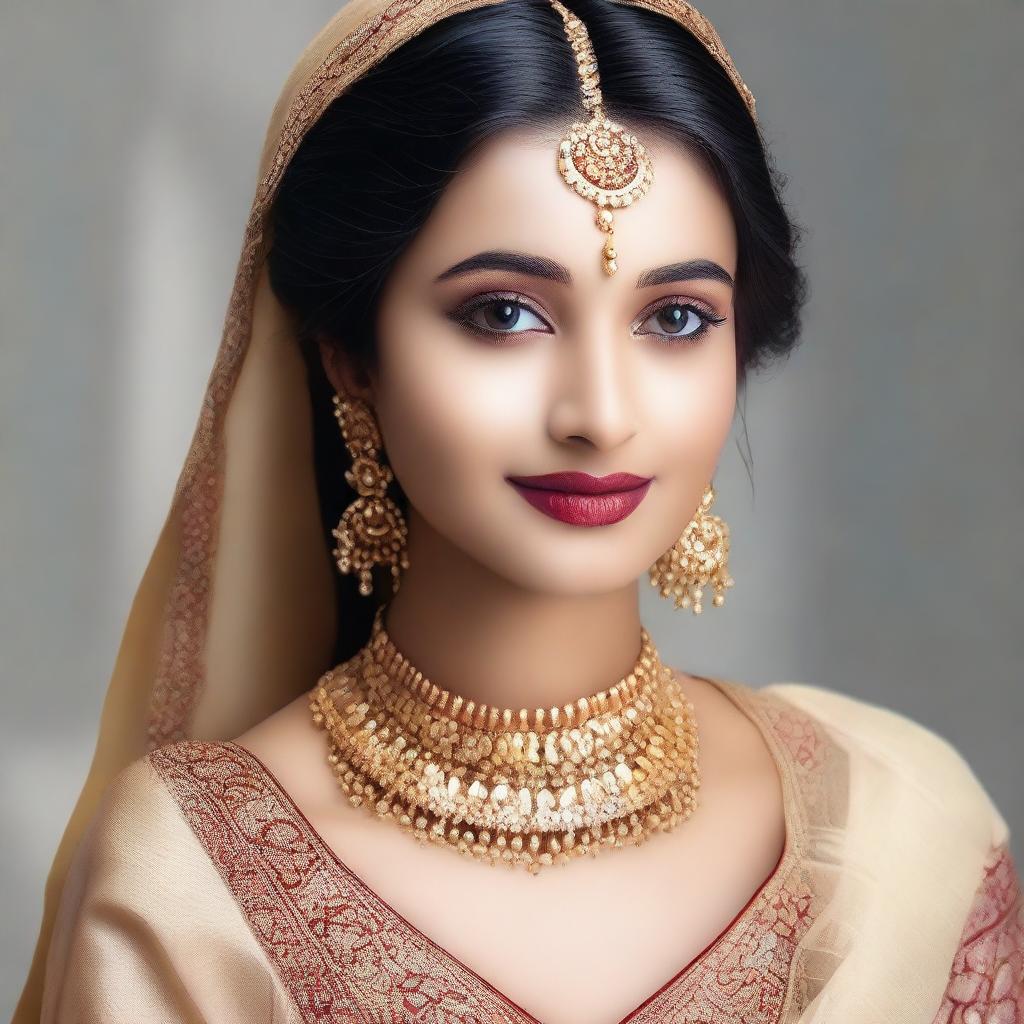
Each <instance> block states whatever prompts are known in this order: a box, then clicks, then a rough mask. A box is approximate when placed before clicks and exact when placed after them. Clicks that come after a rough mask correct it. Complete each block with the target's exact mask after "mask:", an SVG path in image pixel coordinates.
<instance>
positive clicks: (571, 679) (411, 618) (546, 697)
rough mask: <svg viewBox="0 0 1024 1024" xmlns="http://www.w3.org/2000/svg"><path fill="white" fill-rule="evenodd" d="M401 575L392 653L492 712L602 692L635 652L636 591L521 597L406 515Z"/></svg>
mask: <svg viewBox="0 0 1024 1024" xmlns="http://www.w3.org/2000/svg"><path fill="white" fill-rule="evenodd" d="M408 553H409V568H408V569H406V570H405V571H404V572H403V574H402V583H401V587H400V588H399V591H398V593H397V594H395V596H394V597H392V598H391V599H390V601H389V605H388V607H387V609H386V610H385V613H384V628H385V629H386V630H387V632H388V633H389V634H390V635H391V639H392V640H393V641H394V644H395V646H396V647H397V648H398V650H399V651H401V653H402V654H403V655H404V656H405V657H406V658H407V659H408V660H409V661H410V662H412V664H413V665H414V666H415V667H416V668H417V669H418V670H419V671H420V672H422V673H423V675H424V676H426V677H427V678H428V679H429V680H430V681H431V682H433V683H436V684H437V685H438V686H439V687H443V688H444V689H446V690H450V691H451V693H452V694H453V695H456V696H461V697H463V698H465V699H466V700H473V701H476V702H477V703H478V704H479V703H481V702H482V703H485V704H490V705H492V706H495V707H500V708H512V709H513V710H519V709H520V708H530V709H533V708H542V707H543V708H548V707H552V706H554V705H564V704H568V703H570V702H575V701H576V700H578V699H579V698H580V697H589V696H592V695H593V694H595V693H599V692H600V691H601V690H605V689H608V688H609V687H610V686H612V685H614V684H615V683H616V682H617V681H618V680H619V679H621V678H622V677H623V676H625V675H627V674H628V673H629V672H630V671H631V670H632V669H633V666H634V665H635V663H636V660H637V656H638V655H639V653H640V628H641V623H640V612H639V596H638V593H637V586H636V583H635V582H633V583H630V585H629V586H626V587H623V588H621V589H620V590H616V591H612V592H610V593H602V594H593V595H571V596H563V595H553V594H544V593H538V592H536V591H528V590H524V589H522V588H519V587H517V586H515V585H514V584H512V583H511V582H510V581H508V580H507V579H504V578H502V577H499V576H497V575H495V574H494V573H492V572H490V571H489V570H488V569H486V568H485V567H484V566H482V565H480V564H479V563H478V562H475V561H473V560H472V559H470V558H469V557H468V556H467V555H466V554H465V553H464V552H462V551H461V550H459V549H458V548H455V547H454V546H453V545H451V544H450V543H449V542H448V541H447V540H446V539H445V538H443V537H441V536H440V535H439V534H438V533H436V531H434V530H433V529H432V528H431V527H430V526H429V525H428V524H427V523H426V522H425V521H424V520H423V519H422V518H421V517H419V516H418V515H416V513H415V511H411V512H410V517H409V537H408Z"/></svg>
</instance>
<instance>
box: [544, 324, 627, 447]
mask: <svg viewBox="0 0 1024 1024" xmlns="http://www.w3.org/2000/svg"><path fill="white" fill-rule="evenodd" d="M564 342H565V343H564V344H563V345H561V346H559V347H558V359H557V360H556V372H555V382H554V387H553V395H552V399H551V407H550V414H549V432H550V434H551V436H552V438H554V439H555V440H556V441H559V442H562V443H569V444H580V443H582V444H586V445H590V446H591V447H593V448H596V449H598V450H600V451H610V450H612V449H614V448H616V447H617V446H618V445H621V444H623V443H624V442H626V441H628V440H629V439H630V438H631V437H632V436H633V435H634V434H635V433H636V431H637V410H636V405H635V400H636V395H635V387H634V380H633V374H632V372H631V366H630V362H629V358H628V353H627V351H626V349H625V346H623V345H622V341H621V339H619V338H616V337H614V336H613V335H612V333H611V332H610V331H603V330H601V329H600V328H595V329H594V330H591V331H589V332H586V334H585V336H583V337H580V338H569V337H566V338H564Z"/></svg>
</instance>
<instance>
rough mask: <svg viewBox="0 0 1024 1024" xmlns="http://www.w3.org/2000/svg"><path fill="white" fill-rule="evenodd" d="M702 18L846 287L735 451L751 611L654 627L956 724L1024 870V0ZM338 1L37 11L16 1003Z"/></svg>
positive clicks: (951, 732) (766, 6)
mask: <svg viewBox="0 0 1024 1024" xmlns="http://www.w3.org/2000/svg"><path fill="white" fill-rule="evenodd" d="M701 6H702V9H703V10H704V11H705V12H706V13H707V14H708V15H709V16H710V17H711V19H712V20H713V21H714V22H715V24H716V25H717V27H718V28H719V30H720V32H721V34H722V36H723V37H724V39H725V41H726V43H727V45H728V46H729V47H730V49H731V50H732V52H733V55H734V57H735V59H736V62H737V65H738V66H739V68H740V69H741V72H742V73H743V75H744V77H745V78H746V80H747V82H748V83H749V84H750V86H751V88H752V89H753V91H754V93H755V95H756V96H757V98H758V105H759V110H760V113H761V117H762V119H763V123H764V126H765V129H766V131H767V134H768V137H769V139H770V142H771V144H772V147H773V151H774V154H775V157H776V159H777V161H778V163H779V165H780V167H781V168H782V169H783V170H784V171H785V172H786V173H787V174H788V175H789V177H790V186H789V189H788V192H787V199H788V202H789V203H790V204H791V206H792V207H793V209H794V211H795V214H796V216H797V218H798V219H799V221H801V222H802V223H803V224H804V225H805V226H806V228H807V232H808V236H807V243H806V248H805V252H804V259H805V262H806V264H807V266H808V269H809V272H810V276H811V282H812V289H813V294H812V298H811V303H810V308H809V311H808V316H807V321H806V330H805V333H804V339H803V342H802V344H801V346H800V348H799V349H798V350H797V351H796V353H795V354H794V355H793V357H792V358H791V359H790V361H789V362H788V364H783V365H782V366H780V367H779V368H778V369H776V370H774V371H772V372H770V373H768V374H766V375H763V376H761V377H759V378H755V379H754V380H753V382H752V386H751V389H750V394H749V399H748V402H747V406H746V428H747V433H746V437H748V438H749V441H750V444H751V448H752V452H753V459H754V461H753V470H754V474H753V477H754V484H755V486H754V487H753V488H751V484H750V481H749V480H748V476H747V469H746V467H745V465H744V463H743V461H742V459H741V458H740V454H739V451H740V449H739V446H738V445H736V444H730V446H729V448H728V449H727V452H726V455H725V458H724V463H723V467H722V470H721V472H720V473H719V475H718V477H717V479H716V483H717V486H718V491H719V499H718V502H717V505H716V509H715V510H716V511H717V512H719V513H721V514H722V515H724V516H725V518H726V519H727V521H728V522H729V524H730V526H731V527H732V532H733V560H732V569H733V575H734V576H735V578H736V580H737V585H736V587H735V588H734V589H733V590H732V591H730V595H729V601H728V604H727V605H726V607H725V608H724V609H721V610H717V609H714V610H711V609H709V611H708V613H706V614H705V615H703V616H701V617H700V618H699V619H694V618H693V617H692V616H689V615H688V614H684V613H682V612H678V611H674V610H673V609H672V608H671V607H670V606H668V605H667V604H666V603H663V602H662V601H661V600H660V599H659V598H658V596H657V595H656V593H655V592H654V591H653V590H652V588H650V586H645V587H644V589H643V591H642V593H643V600H644V612H645V618H646V620H647V621H648V623H649V625H650V627H651V629H652V632H653V633H654V636H655V639H656V641H657V642H658V643H659V645H660V646H661V647H662V649H663V650H664V652H665V654H666V657H667V658H668V659H669V660H671V661H673V662H674V663H676V664H678V665H680V666H682V667H685V668H688V669H690V670H691V671H695V672H704V673H716V674H719V675H725V676H729V677H732V678H737V679H742V680H745V681H747V682H750V683H752V684H754V685H761V684H763V683H767V682H770V681H773V680H798V681H804V682H811V683H815V684H817V685H822V686H827V687H830V688H833V689H837V690H841V691H844V692H846V693H850V694H853V695H855V696H857V697H860V698H863V699H867V700H871V701H874V702H878V703H881V704H884V705H885V706H887V707H890V708H893V709H896V710H898V711H901V712H904V713H906V714H909V715H910V716H911V717H913V718H915V719H917V720H918V721H920V722H922V723H924V724H925V725H927V726H929V727H930V728H932V729H934V730H936V731H937V732H939V733H940V734H941V735H942V736H944V737H945V738H947V739H948V740H949V741H950V742H952V743H953V744H954V745H955V746H956V747H957V748H958V749H959V750H960V751H961V752H962V753H963V755H964V756H965V757H966V759H967V760H968V762H969V763H970V764H971V765H972V767H973V769H974V771H975V773H976V774H977V775H978V777H979V778H980V779H981V780H982V782H983V783H984V784H985V786H986V788H987V789H988V790H989V792H990V794H991V795H992V797H993V799H994V800H995V801H996V803H997V805H998V806H999V807H1000V809H1001V810H1002V812H1003V814H1004V816H1005V817H1006V818H1007V820H1008V821H1009V823H1010V826H1011V828H1012V829H1013V830H1014V833H1015V837H1014V845H1015V849H1016V851H1017V856H1018V859H1020V850H1021V846H1020V841H1021V832H1022V830H1024V790H1022V787H1021V785H1020V777H1021V768H1022V766H1024V755H1022V753H1021V740H1020V734H1021V721H1022V713H1024V687H1022V685H1021V683H1022V671H1021V665H1022V662H1024V657H1022V656H1024V639H1022V637H1024V621H1022V616H1021V599H1020V580H1021V577H1022V570H1024V545H1022V543H1021V539H1020V535H1019V529H1020V524H1021V511H1020V510H1021V505H1022V502H1024V472H1022V458H1021V452H1022V449H1024V414H1022V403H1021V398H1020V390H1021V383H1022V379H1024V355H1022V352H1024V349H1022V344H1021V342H1022V338H1021V326H1020V324H1021V309H1020V292H1021V288H1020V279H1021V272H1022V270H1024V258H1022V251H1021V250H1022V237H1024V235H1022V231H1021V228H1022V217H1021V190H1020V183H1021V181H1024V167H1022V163H1024V161H1022V147H1021V142H1020V136H1021V129H1022V124H1021V118H1020V111H1021V110H1022V109H1024V85H1022V83H1024V79H1022V76H1020V74H1019V73H1018V74H1012V75H1011V73H1010V69H1011V68H1012V67H1015V66H1016V65H1017V59H1018V55H1019V52H1020V49H1021V46H1022V44H1024V32H1022V28H1024V24H1022V23H1024V10H1022V6H1021V4H1020V3H1019V2H1012V3H1011V2H1005V0H1004V2H993V0H982V2H972V3H969V2H967V0H964V2H962V3H949V2H942V0H904V2H881V0H875V2H859V3H849V2H844V3H839V2H834V0H828V2H820V0H819V2H816V3H814V4H805V3H800V2H797V0H766V2H762V3H757V4H747V3H742V2H740V0H707V2H706V3H705V4H703V5H701ZM334 10H335V4H333V3H330V2H322V0H320V2H318V0H292V2H290V3H288V4H279V3H277V4H272V3H268V2H262V0H261V2H256V0H217V2H216V3H211V2H209V0H202V2H200V0H178V2H176V3H173V4H168V3H162V4H156V3H137V2H131V3H129V2H127V0H119V2H118V0H108V2H106V3H102V4H101V3H97V2H77V3H73V4H72V3H61V4H55V3H52V2H51V3H42V2H39V0H31V2H30V0H14V2H12V0H8V2H7V3H6V4H5V5H4V7H3V12H2V16H0V76H2V80H0V85H2V88H0V147H2V152H3V159H2V161H0V175H2V178H0V186H2V187H0V289H2V291H0V308H2V310H3V328H2V365H0V389H2V390H0V417H2V418H0V460H2V461H0V465H2V482H0V502H2V505H0V508H2V522H0V571H2V573H3V580H4V585H3V588H2V591H0V594H2V598H0V599H2V601H3V607H2V615H0V644H2V650H3V662H2V664H3V670H2V685H3V688H4V690H3V716H2V721H0V759H2V763H0V814H2V820H3V823H4V824H3V830H2V831H3V834H4V836H5V841H4V843H3V848H2V860H0V877H2V878H3V879H4V882H3V894H4V913H5V919H6V921H7V922H8V925H9V926H8V927H6V928H4V929H3V930H2V937H0V1009H6V1005H5V1004H9V1006H10V1007H11V1008H13V1005H14V1002H15V999H16V998H17V995H18V993H19V992H20V989H21V985H22V983H23V980H24V977H25V972H26V970H27V966H28V962H29V956H30V953H31V949H32V946H33V944H34V941H35V938H36V929H37V924H38V920H39V915H40V912H41V906H42V902H41V901H42V888H43V882H44V878H45V873H46V870H47V869H48V867H49V864H50V860H51V857H52V855H53V853H54V851H55V849H56V845H57V842H58V840H59V837H60V835H61V832H62V830H63V827H64V825H65V823H66V821H67V818H68V815H69V814H70V811H71V808H72V806H73V804H74V802H75V800H76V798H77V795H78V792H79V788H80V786H81V783H82V781H83V779H84V777H85V772H86V770H87V768H88V764H89V760H90V758H91V754H92V750H93V745H94V742H95V738H96V731H97V725H98V719H99V713H100V705H101V699H102V696H103V693H104V691H105V688H106V685H107V682H108V677H109V672H110V670H111V667H112V665H113V660H114V656H115V653H116V649H117V645H118V643H119V640H120V636H121V630H122V628H123V625H124V620H125V617H126V615H127V611H128V607H129V603H130V601H131V598H132V596H133V594H134V590H135V587H136V585H137V584H138V582H139V579H140V578H141V575H142V571H143V569H144V567H145V563H146V560H147V558H148V556H149V554H150V552H151V550H152V547H153V544H154V543H155V539H156V536H157V533H158V531H159V528H160V526H161V524H162V522H163V517H164V515H165V513H166V511H167V508H168V505H169V502H170V497H171V493H172V490H173V487H174V483H175V480H176V477H177V473H178V471H179V469H180V467H181V464H182V461H183V458H184V454H185V451H186V448H187V445H188V442H189V440H190V438H191V434H192V430H193V428H194V426H195V422H196V417H197V415H198V411H199V403H200V400H201V396H202V392H203V389H204V387H205V383H206V378H207V375H208V373H209V370H210V367H211V365H212V361H213V356H214V352H215V351H216V347H217V343H218V341H219V337H220V328H221V322H222V318H223V315H224V310H225V304H226V302H227V296H228V291H229V288H230V285H231V281H232V278H233V275H234V271H235V263H236V260H237V257H238V252H239V246H240V243H241V238H242V231H243V226H244V220H245V217H246V215H247V213H248V209H249V204H250V202H251V199H252V195H253V191H254V187H255V172H256V162H257V159H258V154H259V147H260V145H261V143H262V139H263V132H264V129H265V126H266V123H267V119H268V118H269V114H270V110H271V106H272V104H273V102H274V100H275V99H276V96H277V93H278V90H279V88H280V86H281V84H282V83H283V81H284V78H285V76H286V75H287V73H288V71H289V69H290V68H291V66H292V64H293V62H294V60H295V59H296V58H297V56H298V54H299V52H300V51H301V49H302V48H303V46H304V45H305V44H306V43H307V42H308V40H309V39H311V38H312V36H313V35H314V34H315V33H316V31H317V30H318V29H319V28H320V27H321V25H322V24H323V23H324V22H326V21H327V19H328V18H329V16H330V15H331V14H332V13H333V12H334ZM734 433H735V436H736V437H737V438H742V439H743V443H744V444H745V438H743V426H742V423H741V422H740V421H739V420H738V421H737V429H736V431H735V432H734ZM642 582H644V583H646V580H644V581H642Z"/></svg>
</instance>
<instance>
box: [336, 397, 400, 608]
mask: <svg viewBox="0 0 1024 1024" xmlns="http://www.w3.org/2000/svg"><path fill="white" fill-rule="evenodd" d="M333 401H334V415H335V417H336V419H337V420H338V424H339V425H340V427H341V434H342V437H344V439H345V447H346V448H348V450H349V454H350V455H351V456H352V468H351V469H347V470H345V479H346V480H347V481H348V483H349V486H350V487H352V489H353V490H355V491H356V493H357V494H358V495H359V497H358V498H356V500H355V501H353V502H352V503H351V504H350V505H349V506H348V508H346V509H345V511H344V513H343V514H342V516H341V519H340V520H339V522H338V525H337V526H336V527H335V528H334V529H333V530H332V531H331V533H332V534H333V535H334V536H335V537H336V538H337V540H338V542H339V543H338V546H337V547H336V548H335V549H334V551H333V552H332V554H333V555H334V557H335V559H336V561H337V565H338V570H339V571H340V572H341V573H350V572H357V573H359V593H360V594H362V595H363V596H364V597H369V595H370V594H371V593H373V578H372V577H371V575H370V570H371V569H372V568H373V566H375V565H390V566H391V575H392V576H393V577H394V579H393V581H392V593H393V592H394V591H397V590H398V585H399V572H400V570H401V569H408V568H409V559H408V556H407V555H406V550H405V541H406V537H407V535H408V530H407V528H406V525H405V518H404V517H403V515H402V512H401V509H399V507H398V506H397V505H396V504H395V503H394V502H393V501H392V500H391V499H390V498H389V497H388V496H387V488H388V484H389V483H390V482H391V481H392V480H393V479H394V475H393V474H392V472H391V469H390V467H388V466H385V465H384V464H383V463H381V462H380V461H378V459H379V455H378V453H379V452H380V451H381V450H382V449H383V447H384V446H383V443H382V441H381V436H380V431H379V430H378V429H377V423H376V421H375V420H374V418H373V413H372V412H371V411H370V407H369V406H368V405H367V404H366V403H365V402H364V401H363V400H362V399H359V398H353V397H348V398H345V399H344V400H343V399H341V398H339V397H338V396H337V395H335V396H334V399H333Z"/></svg>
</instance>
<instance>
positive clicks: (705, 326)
mask: <svg viewBox="0 0 1024 1024" xmlns="http://www.w3.org/2000/svg"><path fill="white" fill-rule="evenodd" d="M495 302H508V303H510V304H512V305H514V306H519V307H520V308H522V309H525V310H527V311H528V312H530V313H532V314H533V315H534V316H535V317H537V318H539V319H541V320H544V317H543V316H541V314H540V313H538V312H537V310H535V309H534V308H533V306H532V305H530V303H529V302H528V301H527V300H526V299H525V297H524V296H522V295H520V294H518V293H517V292H488V293H487V294H485V295H480V296H478V297H477V298H475V299H472V300H470V301H469V302H468V303H466V304H465V305H463V306H460V307H459V308H458V309H457V310H455V311H454V312H453V313H452V314H450V315H451V317H452V319H453V320H454V321H455V322H456V323H458V324H460V325H461V326H463V327H465V328H466V329H467V330H470V331H472V332H473V333H474V334H477V335H480V336H483V337H489V338H499V339H505V338H508V337H509V336H510V335H513V336H514V335H516V334H527V333H529V332H528V331H501V330H498V329H497V328H492V327H484V326H483V325H482V324H478V323H474V322H473V321H472V320H470V316H471V315H472V314H473V313H475V312H476V311H477V310H478V309H486V308H487V307H488V306H490V305H493V304H494V303H495ZM669 306H679V307H680V308H682V309H688V310H691V311H692V312H693V313H695V314H696V315H697V316H698V317H700V318H701V320H702V321H703V322H702V324H701V326H700V327H698V328H697V329H696V330H695V331H693V332H691V333H690V334H680V335H672V334H659V333H658V332H656V331H644V335H653V336H654V337H656V338H661V339H663V340H664V341H665V342H666V343H667V344H669V345H695V344H696V343H697V342H698V341H699V340H700V339H701V338H702V337H704V335H705V334H707V333H708V331H709V330H711V329H712V328H713V327H719V326H721V325H722V324H724V323H725V321H726V318H725V317H724V316H716V315H715V312H714V310H713V309H710V308H709V307H707V306H705V305H704V303H702V302H697V301H695V300H693V299H684V298H683V297H681V296H671V297H670V298H669V299H667V300H665V301H663V302H660V303H658V304H657V305H656V306H654V307H648V309H645V310H644V312H643V314H642V315H641V318H640V320H639V321H638V323H639V324H643V323H646V322H647V321H648V320H649V319H650V318H651V317H652V316H654V315H655V314H657V313H660V312H661V311H662V310H663V309H667V308H668V307H669ZM502 343H503V344H508V342H505V341H503V342H502Z"/></svg>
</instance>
